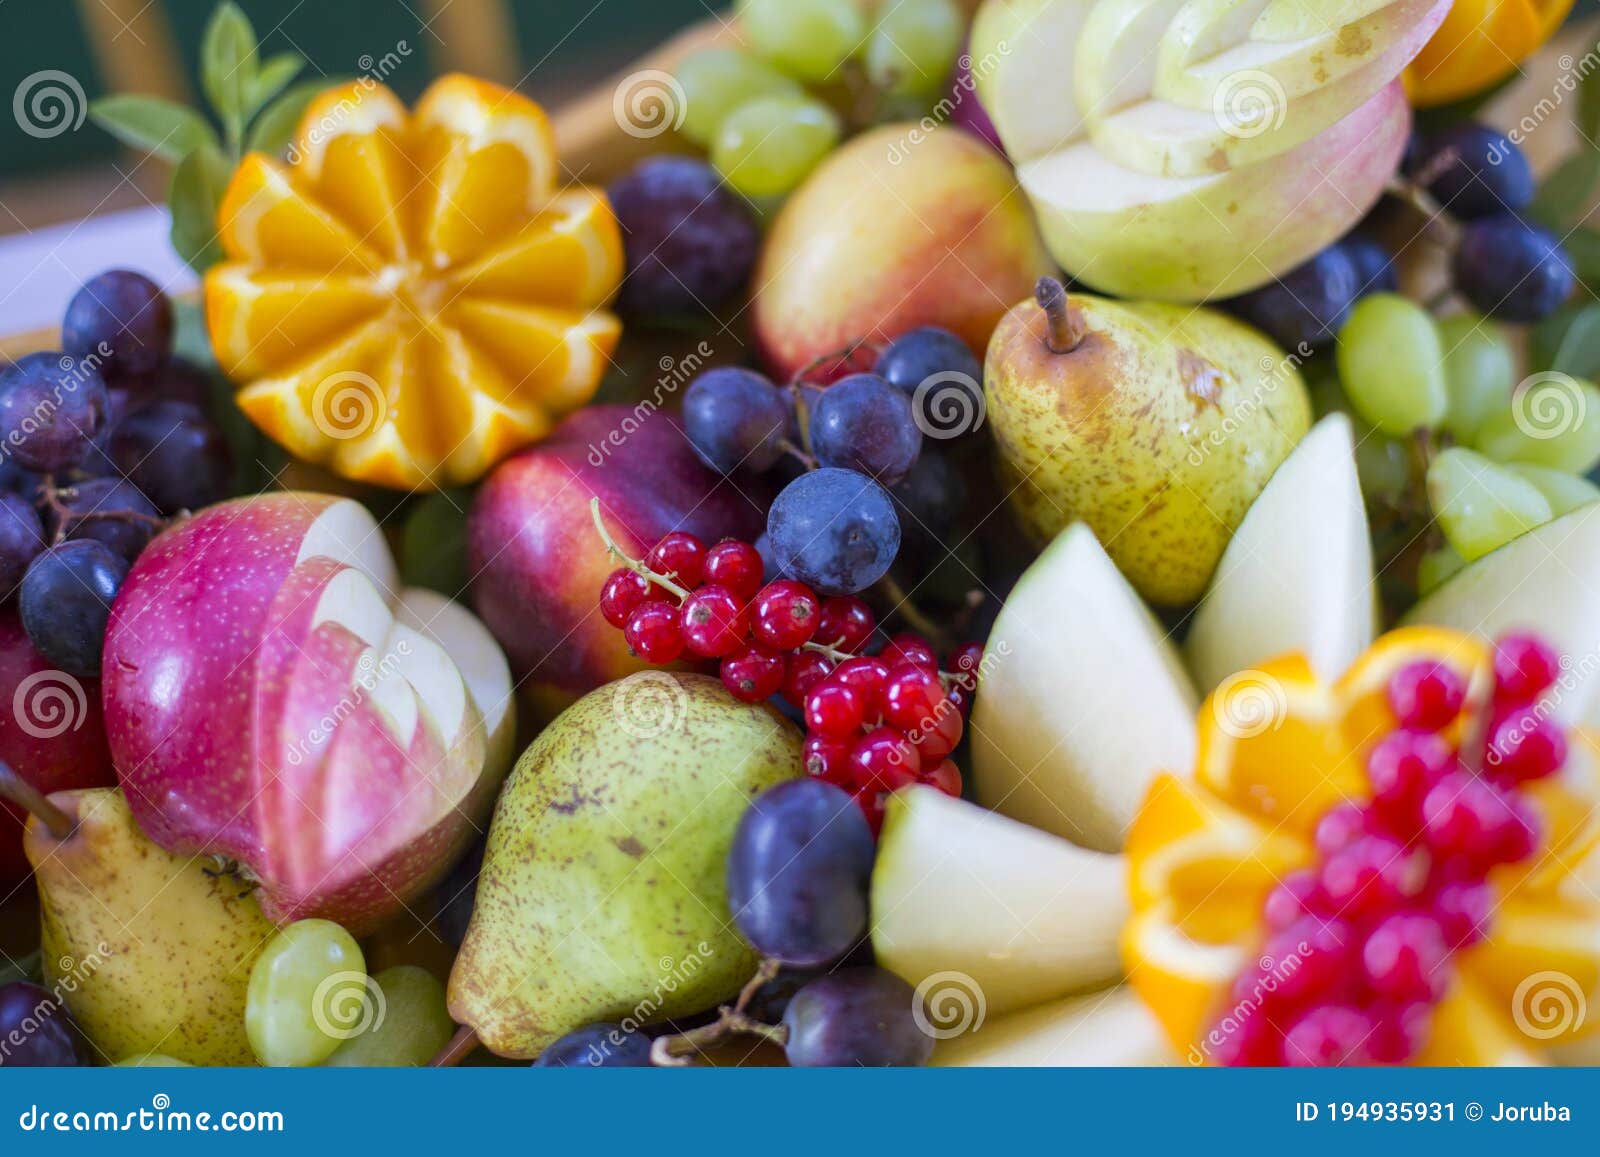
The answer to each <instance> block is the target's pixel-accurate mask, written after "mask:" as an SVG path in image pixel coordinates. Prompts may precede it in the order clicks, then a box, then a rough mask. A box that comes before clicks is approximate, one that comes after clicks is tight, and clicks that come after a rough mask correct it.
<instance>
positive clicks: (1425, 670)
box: [1389, 659, 1467, 731]
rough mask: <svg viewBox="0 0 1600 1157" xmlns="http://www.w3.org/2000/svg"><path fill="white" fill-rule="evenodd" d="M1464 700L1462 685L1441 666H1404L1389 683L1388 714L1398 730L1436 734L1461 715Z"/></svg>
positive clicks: (1426, 663) (1450, 670)
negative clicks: (1398, 726)
mask: <svg viewBox="0 0 1600 1157" xmlns="http://www.w3.org/2000/svg"><path fill="white" fill-rule="evenodd" d="M1466 700H1467V684H1466V681H1465V680H1463V679H1462V678H1461V676H1460V675H1459V674H1457V673H1456V671H1455V670H1454V669H1453V668H1451V667H1447V666H1445V665H1444V664H1443V663H1438V662H1430V661H1429V660H1426V659H1423V660H1419V661H1418V662H1415V663H1408V664H1406V665H1405V666H1404V667H1402V668H1400V670H1398V671H1396V672H1395V673H1394V677H1393V678H1391V679H1390V680H1389V710H1390V711H1393V712H1394V717H1395V718H1396V719H1398V720H1399V721H1400V726H1401V727H1409V728H1412V729H1413V730H1416V731H1438V730H1439V729H1440V728H1442V727H1444V726H1445V725H1447V724H1448V723H1449V722H1450V721H1451V720H1452V719H1454V718H1455V717H1456V716H1457V715H1459V714H1461V706H1462V704H1464V703H1465V702H1466Z"/></svg>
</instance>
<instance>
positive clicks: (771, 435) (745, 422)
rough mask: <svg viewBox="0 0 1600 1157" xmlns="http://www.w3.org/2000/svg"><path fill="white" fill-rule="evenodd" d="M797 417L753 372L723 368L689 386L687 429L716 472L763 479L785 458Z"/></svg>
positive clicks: (773, 388)
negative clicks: (762, 474)
mask: <svg viewBox="0 0 1600 1157" xmlns="http://www.w3.org/2000/svg"><path fill="white" fill-rule="evenodd" d="M792 424H793V415H792V414H791V412H790V409H789V406H788V405H787V404H786V403H785V402H784V399H783V394H782V392H781V391H780V390H779V389H778V387H777V386H774V385H773V384H772V383H771V382H770V381H768V380H767V379H766V378H764V377H762V376H761V375H760V374H758V373H756V372H755V371H753V370H742V369H738V368H736V367H732V366H722V367H719V368H717V369H714V370H707V371H706V372H705V373H703V374H701V375H700V376H699V377H698V378H696V379H695V380H694V381H692V382H690V383H689V389H688V390H687V391H686V392H685V393H684V396H683V428H684V431H685V432H686V433H687V434H688V435H689V441H690V443H691V444H693V446H694V448H695V452H696V453H697V454H699V455H700V457H701V458H702V459H703V460H704V461H705V463H706V465H708V466H710V467H711V468H712V469H713V470H720V471H721V472H722V473H724V474H732V473H733V472H734V471H735V470H752V471H755V472H756V473H760V472H762V471H765V470H770V469H771V468H772V466H773V465H774V464H775V463H776V462H777V461H778V459H779V458H780V457H782V456H783V442H784V440H785V439H786V438H788V437H789V436H790V434H791V429H792Z"/></svg>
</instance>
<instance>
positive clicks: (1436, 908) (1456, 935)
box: [1432, 880, 1494, 949]
mask: <svg viewBox="0 0 1600 1157" xmlns="http://www.w3.org/2000/svg"><path fill="white" fill-rule="evenodd" d="M1432 907H1433V915H1434V917H1435V918H1436V919H1437V920H1438V921H1439V928H1440V929H1441V930H1442V931H1443V933H1444V938H1445V943H1447V944H1449V945H1450V947H1451V948H1457V949H1460V948H1468V947H1471V946H1472V945H1474V944H1476V943H1477V942H1478V941H1480V940H1482V939H1483V937H1484V935H1485V934H1486V933H1487V932H1488V930H1489V916H1490V915H1491V913H1493V911H1494V893H1493V892H1492V891H1490V889H1489V886H1488V885H1487V884H1482V883H1475V882H1469V881H1464V880H1463V881H1458V882H1455V883H1449V884H1445V885H1444V886H1443V887H1441V888H1440V889H1439V890H1438V891H1437V892H1435V893H1434V894H1433V905H1432Z"/></svg>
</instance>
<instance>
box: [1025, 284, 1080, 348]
mask: <svg viewBox="0 0 1600 1157" xmlns="http://www.w3.org/2000/svg"><path fill="white" fill-rule="evenodd" d="M1033 299H1034V300H1035V301H1037V302H1038V303H1039V308H1040V309H1042V310H1044V316H1045V319H1046V320H1047V321H1048V322H1049V323H1050V336H1049V338H1048V339H1047V341H1048V344H1049V346H1050V352H1051V353H1057V354H1070V353H1071V352H1072V351H1073V350H1075V349H1077V348H1078V343H1079V342H1081V341H1082V340H1083V335H1084V324H1083V315H1082V314H1081V313H1079V312H1078V311H1077V310H1076V309H1074V308H1073V307H1072V305H1071V303H1070V302H1068V300H1067V287H1066V286H1064V285H1062V284H1061V282H1059V281H1057V280H1056V279H1055V278H1054V277H1041V278H1039V280H1038V282H1037V283H1035V285H1034V287H1033Z"/></svg>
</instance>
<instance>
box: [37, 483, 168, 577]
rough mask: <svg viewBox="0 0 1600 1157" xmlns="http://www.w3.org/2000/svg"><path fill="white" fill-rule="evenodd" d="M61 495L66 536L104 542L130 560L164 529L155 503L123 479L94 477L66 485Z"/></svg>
mask: <svg viewBox="0 0 1600 1157" xmlns="http://www.w3.org/2000/svg"><path fill="white" fill-rule="evenodd" d="M59 498H60V502H61V505H62V507H63V508H64V509H65V510H66V511H67V514H66V515H64V516H63V517H62V518H61V520H60V526H61V529H62V530H63V531H64V532H65V535H64V537H65V538H67V539H68V540H76V539H93V540H95V541H96V542H103V543H105V544H106V545H107V546H109V547H110V548H111V549H112V550H114V551H116V552H117V553H118V554H120V555H121V556H122V557H123V558H125V559H127V560H128V561H129V562H130V563H131V562H132V561H133V560H134V559H136V558H138V557H139V552H140V551H142V550H143V549H144V548H145V546H146V545H147V544H148V543H149V542H150V540H151V539H152V538H154V537H155V533H156V531H157V530H158V529H159V528H160V527H159V525H158V523H157V521H156V520H157V518H158V517H159V512H158V511H157V510H156V508H155V506H154V504H152V503H151V501H150V500H149V499H148V498H146V497H145V496H144V495H143V494H142V493H140V491H139V488H138V487H136V486H134V484H133V483H131V482H127V481H125V480H123V479H121V478H90V479H87V480H85V481H83V482H79V483H77V484H75V485H72V486H66V487H63V488H62V489H61V491H60V492H59Z"/></svg>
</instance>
